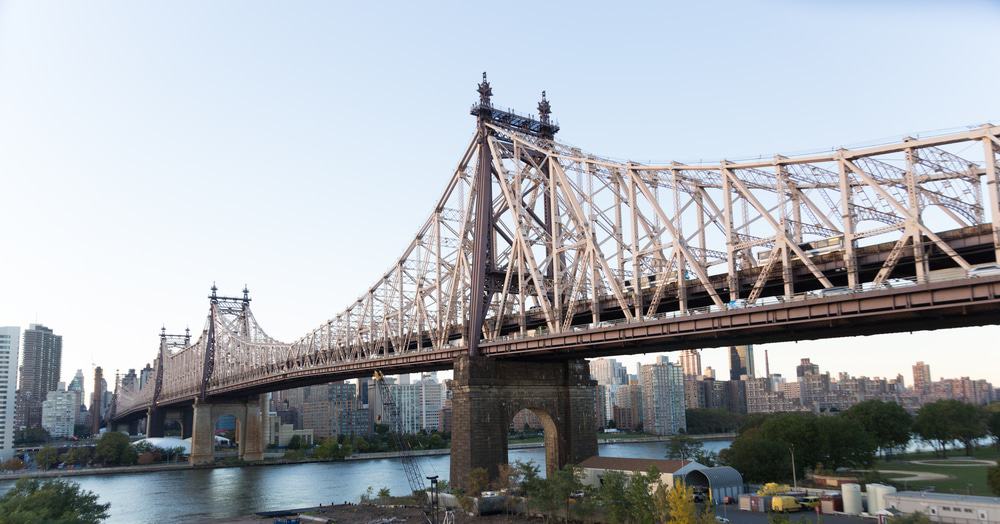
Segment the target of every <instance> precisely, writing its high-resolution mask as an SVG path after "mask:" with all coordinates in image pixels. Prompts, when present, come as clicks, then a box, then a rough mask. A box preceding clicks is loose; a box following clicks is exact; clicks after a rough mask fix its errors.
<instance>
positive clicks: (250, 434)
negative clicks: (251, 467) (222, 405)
mask: <svg viewBox="0 0 1000 524" xmlns="http://www.w3.org/2000/svg"><path fill="white" fill-rule="evenodd" d="M264 412H265V411H264V409H263V399H262V398H261V396H256V397H251V398H250V399H249V400H247V402H246V403H245V404H244V413H245V416H244V417H243V421H242V428H241V429H242V431H240V434H239V444H240V458H241V459H243V460H245V461H247V462H257V461H261V460H264V424H265V422H264V420H263V418H262V417H263V415H262V414H263V413H264Z"/></svg>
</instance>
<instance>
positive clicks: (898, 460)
mask: <svg viewBox="0 0 1000 524" xmlns="http://www.w3.org/2000/svg"><path fill="white" fill-rule="evenodd" d="M948 456H949V457H956V458H962V457H964V456H965V454H964V451H961V450H956V451H952V452H949V453H948ZM972 458H977V459H989V460H997V459H1000V453H997V450H996V448H993V447H989V448H987V447H983V448H979V449H976V450H975V451H974V452H973V456H972ZM911 460H931V461H934V463H933V464H912V463H910V461H911ZM963 463H964V464H968V462H964V461H956V464H951V465H949V464H947V463H946V461H944V460H941V459H940V458H939V457H937V456H935V455H934V453H927V452H924V453H910V454H907V455H901V456H897V457H895V458H894V459H893V460H878V461H876V463H875V468H876V469H878V470H880V471H881V470H896V471H926V472H928V473H939V474H942V475H948V478H947V479H939V480H926V481H902V480H900V481H896V480H893V474H891V473H885V474H883V475H884V476H885V477H887V479H888V480H889V481H890V482H891V483H892V484H893V485H895V486H896V487H897V488H898V489H911V490H921V489H927V488H929V487H931V486H933V487H934V490H935V491H937V492H940V493H960V494H965V493H971V494H973V495H984V496H993V494H992V493H990V490H989V487H988V486H987V485H986V470H987V468H988V467H989V466H987V465H986V464H983V465H964V466H963V465H959V464H963Z"/></svg>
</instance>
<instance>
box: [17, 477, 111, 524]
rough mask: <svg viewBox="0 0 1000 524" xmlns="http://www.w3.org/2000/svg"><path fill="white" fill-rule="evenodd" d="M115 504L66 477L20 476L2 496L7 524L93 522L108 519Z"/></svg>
mask: <svg viewBox="0 0 1000 524" xmlns="http://www.w3.org/2000/svg"><path fill="white" fill-rule="evenodd" d="M110 507H111V504H107V503H106V504H100V503H98V497H97V495H95V494H94V493H92V492H90V491H84V490H81V489H80V486H79V485H77V484H76V483H74V482H69V481H66V480H60V479H56V480H46V481H44V482H41V481H39V480H38V479H20V480H18V481H17V484H15V485H14V488H13V489H11V490H10V491H8V492H7V494H6V495H4V496H3V498H0V515H3V522H4V523H5V524H34V523H37V522H46V523H51V524H91V523H98V522H101V521H102V520H104V519H106V518H108V509H109V508H110Z"/></svg>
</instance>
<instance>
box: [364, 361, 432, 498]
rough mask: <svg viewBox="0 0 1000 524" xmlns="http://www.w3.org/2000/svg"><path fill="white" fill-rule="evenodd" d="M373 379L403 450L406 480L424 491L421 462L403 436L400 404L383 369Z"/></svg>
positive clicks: (395, 438) (394, 438) (384, 416)
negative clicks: (397, 402)
mask: <svg viewBox="0 0 1000 524" xmlns="http://www.w3.org/2000/svg"><path fill="white" fill-rule="evenodd" d="M372 380H373V381H375V383H376V384H378V388H379V392H380V393H381V397H382V414H383V421H385V418H388V419H389V420H388V421H385V422H387V423H388V424H389V427H390V428H391V430H390V433H391V434H392V438H393V440H394V441H395V442H396V449H398V450H399V451H401V452H402V456H401V457H400V459H401V460H402V461H403V471H405V472H406V481H407V482H409V483H410V490H411V491H413V492H418V491H419V492H423V491H424V475H423V473H421V471H420V464H418V463H417V459H416V457H414V456H413V455H412V454H410V451H412V450H411V449H410V445H409V443H408V442H407V441H406V439H405V438H403V419H402V418H400V416H399V406H397V405H396V402H395V400H394V399H393V397H392V390H391V388H389V384H386V382H385V376H384V375H383V374H382V372H381V371H378V370H376V371H375V375H374V376H372Z"/></svg>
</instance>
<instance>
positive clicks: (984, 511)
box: [885, 491, 1000, 524]
mask: <svg viewBox="0 0 1000 524" xmlns="http://www.w3.org/2000/svg"><path fill="white" fill-rule="evenodd" d="M885 507H886V508H887V509H889V510H896V511H900V512H902V513H916V512H920V513H923V514H924V515H927V516H928V517H930V519H931V520H933V521H935V522H949V523H963V524H970V523H972V522H981V523H984V524H985V523H990V522H996V523H1000V497H979V496H974V495H952V494H949V493H929V492H924V491H899V492H897V493H888V494H886V495H885Z"/></svg>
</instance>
